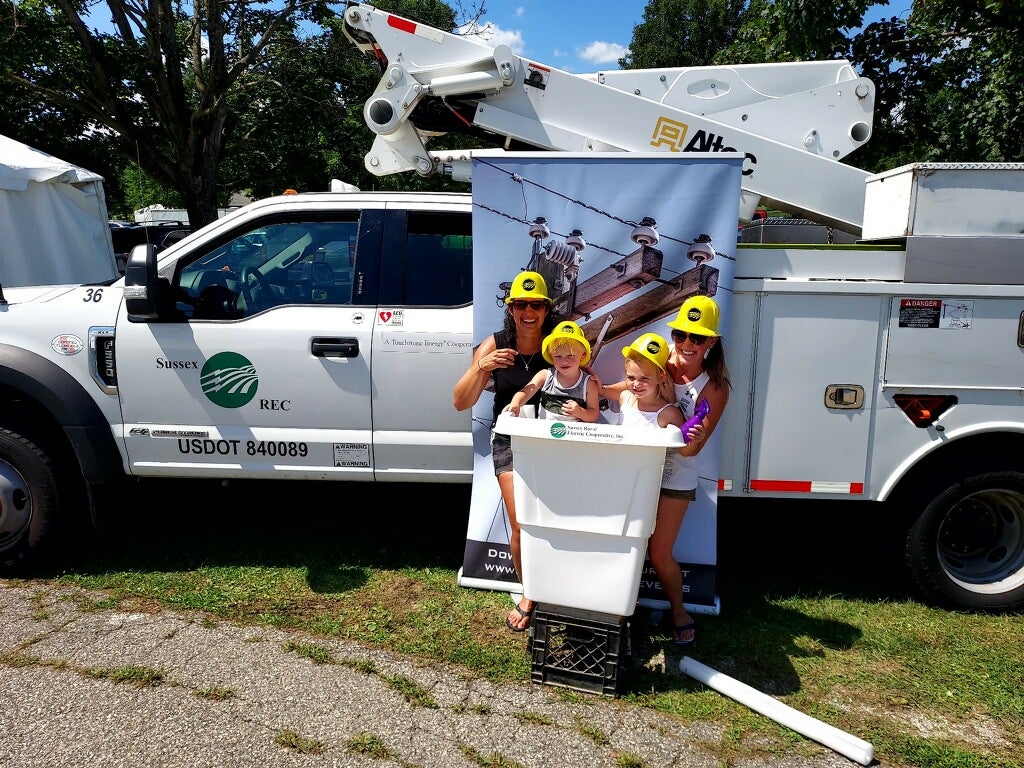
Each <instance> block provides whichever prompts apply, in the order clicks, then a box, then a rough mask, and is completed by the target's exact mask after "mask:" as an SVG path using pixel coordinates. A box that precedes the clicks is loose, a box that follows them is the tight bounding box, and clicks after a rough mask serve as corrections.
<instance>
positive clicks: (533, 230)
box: [530, 216, 551, 240]
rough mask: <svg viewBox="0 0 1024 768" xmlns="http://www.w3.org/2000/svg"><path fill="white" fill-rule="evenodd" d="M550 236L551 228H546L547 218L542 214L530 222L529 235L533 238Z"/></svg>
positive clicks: (540, 238) (541, 238) (539, 238)
mask: <svg viewBox="0 0 1024 768" xmlns="http://www.w3.org/2000/svg"><path fill="white" fill-rule="evenodd" d="M550 236H551V230H550V229H548V220H547V219H545V218H544V217H543V216H538V217H537V218H536V219H534V220H533V221H532V222H531V223H530V237H532V238H533V239H534V240H543V239H544V238H545V237H550Z"/></svg>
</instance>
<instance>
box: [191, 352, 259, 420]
mask: <svg viewBox="0 0 1024 768" xmlns="http://www.w3.org/2000/svg"><path fill="white" fill-rule="evenodd" d="M199 383H200V385H201V386H202V388H203V394H204V395H206V396H207V397H208V398H209V399H210V402H211V403H213V404H214V405H219V406H220V407H221V408H241V407H242V406H243V405H246V404H247V403H248V402H249V401H250V400H252V399H253V398H254V397H255V396H256V390H257V389H259V386H260V380H259V376H257V375H256V366H255V365H253V364H252V363H251V362H249V360H247V359H246V358H245V357H243V356H242V355H240V354H238V353H237V352H218V353H217V354H216V355H214V356H213V357H211V358H210V359H209V360H207V361H206V365H204V366H203V370H202V372H201V373H200V374H199Z"/></svg>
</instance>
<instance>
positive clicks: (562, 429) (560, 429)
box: [551, 421, 569, 437]
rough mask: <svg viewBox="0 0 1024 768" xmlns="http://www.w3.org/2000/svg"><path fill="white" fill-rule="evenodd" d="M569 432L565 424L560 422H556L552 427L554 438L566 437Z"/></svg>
mask: <svg viewBox="0 0 1024 768" xmlns="http://www.w3.org/2000/svg"><path fill="white" fill-rule="evenodd" d="M568 431H569V430H568V429H567V428H566V426H565V424H563V423H562V422H560V421H556V422H555V423H554V424H552V425H551V436H552V437H565V435H566V433H567V432H568Z"/></svg>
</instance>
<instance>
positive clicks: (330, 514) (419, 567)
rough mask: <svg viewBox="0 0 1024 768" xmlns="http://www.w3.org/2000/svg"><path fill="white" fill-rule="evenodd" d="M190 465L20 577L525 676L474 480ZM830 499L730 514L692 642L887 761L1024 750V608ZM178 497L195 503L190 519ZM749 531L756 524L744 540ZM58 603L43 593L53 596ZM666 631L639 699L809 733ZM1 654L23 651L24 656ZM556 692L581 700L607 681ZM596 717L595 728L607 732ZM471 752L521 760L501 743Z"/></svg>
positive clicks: (741, 730) (501, 675)
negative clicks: (264, 472)
mask: <svg viewBox="0 0 1024 768" xmlns="http://www.w3.org/2000/svg"><path fill="white" fill-rule="evenodd" d="M197 485H198V486H199V487H198V488H195V487H193V486H192V485H191V484H189V486H188V487H187V488H186V489H183V490H182V491H181V492H180V493H185V494H187V495H186V496H185V498H182V497H181V496H180V495H179V496H178V497H177V499H175V496H174V494H173V492H172V491H169V490H168V487H167V486H164V485H160V484H157V486H156V487H157V488H159V489H160V490H159V492H157V493H154V494H153V495H152V496H150V497H148V501H149V502H150V505H149V506H146V505H144V504H143V505H137V506H138V508H142V509H146V510H147V512H146V514H148V515H149V516H150V517H149V518H148V519H141V518H134V519H131V520H129V521H127V522H124V523H122V529H121V530H122V533H123V536H122V537H113V538H112V539H111V540H109V541H107V542H106V543H105V544H104V546H99V547H94V548H92V549H90V550H89V551H88V552H83V553H82V555H81V556H80V557H79V558H78V559H77V560H72V561H69V562H66V563H64V564H62V567H61V569H60V571H55V572H54V573H52V574H49V575H47V574H41V575H40V577H39V578H37V579H32V580H28V581H24V582H21V583H24V584H27V585H28V586H29V587H30V588H31V589H34V590H38V591H39V593H40V594H44V593H45V591H46V586H47V584H48V582H50V581H55V582H58V583H60V584H64V585H78V586H80V587H83V588H89V589H99V590H104V591H105V594H106V595H107V597H106V598H103V599H101V600H99V601H96V600H95V599H94V598H90V600H92V601H93V602H92V603H91V604H90V603H83V604H82V607H83V610H97V609H100V608H101V607H105V606H115V605H116V606H117V607H118V608H119V609H122V610H130V609H132V607H133V606H134V607H142V608H145V607H147V606H151V607H156V608H159V607H170V608H188V609H196V610H199V611H202V612H204V613H205V615H206V616H208V617H210V618H212V619H214V620H216V621H220V620H228V621H232V622H239V623H243V624H253V625H269V626H276V627H282V628H287V629H294V630H301V632H302V633H303V635H304V636H306V637H309V638H316V637H322V638H324V639H351V640H354V641H357V642H359V643H361V644H363V645H368V646H371V647H378V648H382V649H388V650H389V651H396V652H401V653H405V654H410V655H412V656H414V657H416V658H419V659H422V660H423V661H424V662H426V663H434V662H438V661H440V662H446V663H450V664H455V665H457V666H458V667H460V668H462V669H463V670H464V671H465V674H469V675H477V676H480V677H484V678H488V679H490V680H493V681H496V682H509V681H518V682H525V681H527V680H529V677H530V662H529V658H528V657H527V654H526V653H525V644H526V638H525V636H524V635H514V634H512V633H510V632H508V631H507V630H506V629H505V625H504V620H505V616H506V615H507V612H508V606H509V600H508V596H507V595H505V594H503V593H494V592H485V591H474V590H468V589H462V588H460V587H458V586H457V585H456V583H455V581H456V575H455V572H456V569H457V568H458V567H459V565H460V564H461V558H462V550H463V547H464V543H465V530H466V517H465V511H464V509H465V505H466V504H467V502H468V489H440V490H439V489H438V488H429V489H426V490H424V489H423V488H422V487H411V488H409V489H408V490H404V491H403V489H397V490H396V489H395V488H380V487H376V486H363V485H359V484H337V485H333V484H331V485H327V487H323V488H321V487H319V486H315V485H313V487H311V488H310V487H309V486H308V485H303V486H302V488H301V489H300V490H296V489H295V488H294V487H292V488H290V489H289V490H288V491H287V492H284V491H280V492H279V491H277V490H276V488H268V487H267V486H266V485H253V486H243V487H239V488H227V489H224V488H221V487H219V486H217V485H214V484H211V485H202V484H197ZM445 493H447V494H448V495H447V496H445V495H444V494H445ZM460 494H462V496H460ZM427 495H429V496H430V498H431V503H430V505H425V503H424V498H426V496H427ZM299 497H301V499H302V502H301V503H300V502H299V501H298V500H297V499H298V498H299ZM427 506H429V507H430V511H428V510H427ZM835 506H836V505H833V506H832V507H827V511H823V508H822V507H821V506H818V507H814V508H803V507H800V506H799V505H796V504H788V503H787V504H786V505H785V507H784V509H782V508H780V510H779V511H778V512H777V514H778V515H783V514H784V515H785V517H784V518H783V517H779V518H773V517H772V516H770V515H766V514H764V513H763V512H762V511H761V508H758V511H757V513H746V512H743V513H742V514H741V513H740V512H735V511H733V512H730V511H729V510H728V509H727V510H725V511H724V512H720V515H724V516H725V518H726V519H725V520H724V522H721V523H720V526H719V529H720V537H721V539H722V541H721V542H720V545H719V583H718V592H719V594H720V595H721V599H722V610H721V615H719V616H715V617H711V616H697V617H696V618H697V625H698V640H697V646H696V648H695V649H694V650H693V651H692V652H690V655H692V656H694V657H695V658H697V659H698V660H700V661H701V662H703V663H705V664H708V665H709V666H711V667H713V668H715V669H718V670H720V671H722V672H724V673H725V674H728V675H731V676H733V677H735V678H737V679H739V680H741V681H742V682H745V683H747V684H748V685H752V686H754V687H755V688H758V689H760V690H762V691H765V692H767V693H770V694H772V695H774V696H777V697H778V698H779V699H780V700H781V701H783V702H785V703H787V704H789V705H790V706H793V707H795V708H796V709H799V710H801V711H803V712H806V713H807V714H809V715H811V716H813V717H817V718H820V719H822V720H824V721H825V722H828V723H830V724H831V725H834V726H836V727H838V728H841V729H843V730H845V731H848V732H850V733H852V734H854V735H856V736H859V737H861V738H863V739H866V740H867V741H869V742H871V743H872V744H873V745H874V747H875V751H876V755H877V756H878V758H879V760H880V761H881V762H883V763H884V764H885V765H887V766H892V767H893V768H903V767H909V766H914V767H915V768H952V767H953V766H957V768H961V767H963V768H1024V761H1022V759H1021V757H1020V755H1022V754H1024V739H1022V737H1021V736H1020V734H1021V733H1022V732H1024V643H1021V640H1020V639H1021V637H1022V636H1024V617H1021V616H1010V615H1004V616H986V615H975V614H969V613H962V612H955V611H948V610H941V609H938V608H934V607H930V606H927V605H925V604H923V603H921V602H919V601H918V600H917V599H915V597H914V594H913V593H912V592H911V591H910V590H909V589H908V588H907V586H906V584H905V582H904V581H903V575H902V571H901V570H900V568H899V567H897V565H894V564H893V563H892V562H890V560H895V559H896V558H894V557H890V556H891V555H892V552H888V551H887V550H886V548H885V547H880V546H879V542H881V541H886V540H887V539H885V537H884V535H883V534H884V531H883V527H884V526H883V525H882V524H881V523H879V521H877V520H871V519H868V518H865V517H861V516H857V517H853V516H851V517H840V516H837V515H836V511H835ZM839 506H840V507H841V508H842V507H846V506H847V505H845V504H844V505H839ZM179 507H183V508H187V509H190V510H192V512H191V513H190V514H189V515H188V516H187V519H186V518H184V517H183V516H182V515H181V514H180V513H178V512H177V511H176V510H177V509H178V508H179ZM437 508H441V509H448V510H449V511H448V512H442V513H440V514H439V513H436V512H435V511H433V510H435V509H437ZM284 509H287V510H288V512H287V515H283V513H282V510H284ZM198 510H202V511H203V512H202V513H201V514H200V513H199V512H198ZM319 510H325V511H323V512H320V511H319ZM865 514H866V513H865ZM285 519H286V520H287V524H284V522H283V521H284V520H285ZM737 531H739V532H742V534H743V536H744V538H743V540H742V541H737V540H736V539H735V538H733V539H732V540H730V539H729V536H730V535H733V536H736V535H737V533H736V532H737ZM895 549H898V547H895ZM86 555H87V556H86ZM46 604H47V603H46V602H45V600H43V599H42V598H40V600H39V602H38V605H39V607H40V610H45V605H46ZM664 638H665V630H664V627H661V628H658V629H654V628H649V627H648V626H647V625H646V623H645V621H644V614H643V613H642V612H641V613H638V614H637V616H636V617H635V620H634V656H635V657H636V658H637V659H639V660H640V661H646V660H648V659H651V660H652V662H651V666H652V667H653V668H646V667H645V668H641V669H637V670H633V671H632V672H631V674H630V675H629V676H628V677H626V679H625V686H624V691H623V694H622V696H621V703H622V704H623V705H624V706H625V707H627V708H628V707H630V706H634V707H645V708H650V709H653V710H657V711H659V712H662V713H665V714H668V715H671V716H674V717H677V718H679V719H680V720H681V721H682V722H684V723H685V722H693V721H710V722H715V723H719V724H721V725H722V726H723V736H722V738H721V739H720V741H719V743H718V744H716V745H712V749H713V751H714V752H715V753H716V755H717V756H718V758H719V760H720V761H722V762H723V764H724V763H728V762H730V761H734V760H735V759H736V758H742V757H744V756H750V755H752V754H760V753H761V752H763V750H764V747H763V746H760V745H762V744H764V743H770V744H775V745H777V746H776V747H774V749H775V750H776V751H777V752H778V753H779V754H782V753H783V751H788V752H790V753H792V754H801V753H803V752H807V751H808V750H810V749H811V745H810V744H809V743H808V742H806V741H805V740H804V739H802V738H801V737H799V736H798V735H796V734H794V733H793V732H791V731H788V730H787V729H785V728H782V727H781V726H779V725H777V724H776V723H774V722H772V721H771V720H768V719H766V718H764V717H762V716H760V715H758V714H756V713H754V712H752V711H751V710H749V709H747V708H746V707H744V706H742V705H740V704H738V703H737V702H735V701H733V700H731V699H729V698H727V697H724V696H722V695H721V694H719V693H717V692H715V691H712V690H710V689H707V688H705V687H704V686H703V685H701V684H700V683H698V682H696V681H694V680H692V679H690V678H687V677H683V676H681V675H680V674H679V672H678V658H679V655H678V653H676V652H675V650H674V649H673V648H672V647H671V645H670V644H669V643H668V642H667V641H666V640H665V639H664ZM288 648H289V650H291V651H292V652H294V653H297V654H300V655H303V656H306V657H307V658H310V659H311V660H312V661H314V662H318V663H338V664H344V665H347V666H349V667H351V668H353V669H355V670H357V671H360V672H363V673H366V674H381V673H380V672H379V671H378V670H377V667H376V665H374V663H373V662H372V661H369V660H366V659H354V660H353V659H338V660H335V659H333V657H332V656H331V654H330V652H329V650H328V649H327V647H326V646H321V645H319V644H317V643H316V642H315V641H312V640H311V641H308V642H305V641H304V642H299V641H294V642H292V643H289V644H288ZM662 658H663V659H664V660H663V661H658V660H659V659H662ZM0 663H4V664H9V665H13V664H19V663H26V662H25V661H24V660H23V659H21V658H18V657H14V656H12V657H10V658H8V659H3V660H0ZM108 674H109V675H112V674H113V672H110V671H108V673H105V675H104V676H108ZM136 674H141V673H136ZM128 677H130V675H129V676H128ZM381 678H382V680H383V681H384V682H386V683H387V684H388V685H390V686H391V687H393V688H394V689H395V690H396V691H398V692H399V693H400V694H401V695H402V696H403V697H405V698H406V699H408V700H409V701H411V702H412V703H414V704H417V705H420V706H426V707H436V706H437V703H436V702H434V700H433V699H432V697H431V696H430V694H429V692H427V691H425V690H423V688H422V687H421V686H419V685H418V684H417V683H416V682H415V681H413V680H410V679H409V678H405V677H403V676H394V677H387V676H385V675H383V674H381ZM110 679H113V677H111V678H110ZM124 681H125V682H131V680H129V679H125V680H124ZM551 690H552V692H553V693H554V694H555V695H557V696H560V697H561V698H563V699H565V700H566V701H569V702H573V703H577V704H584V705H585V704H589V703H591V702H592V701H594V697H592V696H590V695H587V694H583V693H579V692H576V691H572V690H566V689H551ZM480 714H486V713H485V712H480ZM523 716H524V717H529V715H528V714H524V715H523ZM581 732H582V733H584V734H586V735H587V736H588V737H589V738H591V739H593V740H594V741H595V743H601V741H600V739H602V737H603V738H607V737H606V736H604V734H601V733H600V732H596V731H595V732H594V733H587V731H585V730H582V728H581ZM759 736H766V737H768V738H767V739H762V738H759ZM752 744H757V745H759V746H751V745H752ZM620 757H622V759H629V758H630V756H628V755H622V756H620ZM471 759H472V760H473V761H474V762H477V763H478V764H480V765H512V764H513V763H510V762H502V761H503V760H505V758H503V757H502V756H500V755H490V756H481V755H477V754H475V753H474V756H473V757H471ZM482 761H483V762H482ZM487 761H490V762H487Z"/></svg>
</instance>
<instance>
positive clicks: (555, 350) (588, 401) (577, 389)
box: [505, 320, 601, 422]
mask: <svg viewBox="0 0 1024 768" xmlns="http://www.w3.org/2000/svg"><path fill="white" fill-rule="evenodd" d="M541 354H542V355H543V356H544V359H545V360H547V361H548V362H549V363H551V368H546V369H544V370H542V371H539V372H538V373H537V375H536V376H534V377H533V378H532V379H530V381H529V382H528V383H527V384H526V386H524V387H523V388H522V389H520V390H519V391H518V392H516V393H515V394H514V395H513V396H512V400H511V402H510V403H509V404H508V405H507V406H505V410H506V411H507V412H509V413H511V414H513V415H515V416H518V415H519V411H520V409H521V408H522V407H523V404H524V403H526V402H527V401H528V400H529V399H530V398H532V397H533V396H534V394H536V393H537V392H540V409H539V411H538V413H537V418H541V419H563V420H565V421H591V422H592V421H597V419H598V417H599V416H600V415H601V408H600V399H599V398H598V396H597V382H596V381H595V380H594V378H593V377H592V376H591V375H590V374H589V373H586V372H584V371H583V370H582V368H581V366H584V365H586V364H587V362H588V361H589V360H590V342H588V341H587V337H586V336H584V335H583V330H582V329H581V328H580V327H579V326H578V325H577V324H576V323H574V322H572V321H570V320H567V321H565V322H562V323H559V324H558V325H557V326H555V330H553V331H552V332H551V333H550V334H548V335H547V336H546V337H545V338H544V341H543V343H542V344H541Z"/></svg>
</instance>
